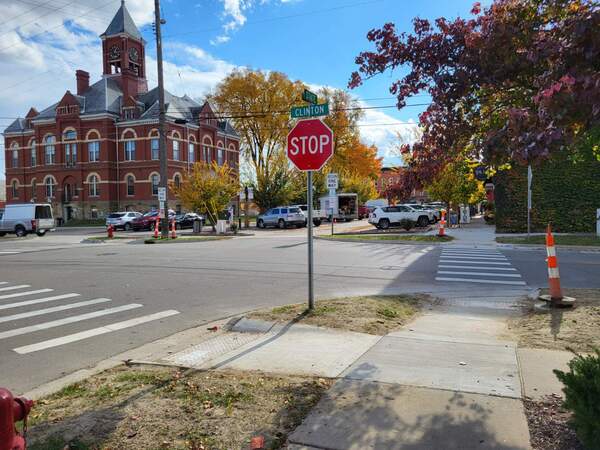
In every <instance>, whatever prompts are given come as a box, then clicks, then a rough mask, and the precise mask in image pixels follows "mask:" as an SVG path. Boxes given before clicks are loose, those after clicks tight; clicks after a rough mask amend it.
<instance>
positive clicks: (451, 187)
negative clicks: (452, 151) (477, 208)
mask: <svg viewBox="0 0 600 450" xmlns="http://www.w3.org/2000/svg"><path fill="white" fill-rule="evenodd" d="M474 166H475V164H474V163H469V162H468V161H467V160H465V159H463V158H459V159H457V160H455V161H453V162H451V163H448V164H446V166H445V167H444V168H443V169H442V170H441V171H440V172H439V173H438V175H437V176H436V177H435V179H434V180H433V181H432V182H431V183H429V184H427V185H426V186H425V189H426V190H427V192H428V193H429V195H430V196H431V197H432V198H434V199H437V200H441V201H442V202H444V203H446V204H447V205H448V207H453V206H454V207H457V206H458V205H460V204H465V205H466V204H472V203H478V202H480V201H482V200H484V199H485V190H484V189H483V186H482V184H481V182H480V181H478V180H477V179H475V176H474V174H473V168H474Z"/></svg>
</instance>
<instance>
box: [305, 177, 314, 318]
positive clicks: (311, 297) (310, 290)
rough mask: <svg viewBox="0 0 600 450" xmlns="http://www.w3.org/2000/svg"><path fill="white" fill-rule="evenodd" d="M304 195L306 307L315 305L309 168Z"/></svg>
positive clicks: (311, 187)
mask: <svg viewBox="0 0 600 450" xmlns="http://www.w3.org/2000/svg"><path fill="white" fill-rule="evenodd" d="M307 175H308V176H307V186H306V193H307V194H306V195H307V202H308V219H307V220H308V223H307V224H306V228H307V230H308V309H310V310H312V309H314V307H315V297H314V289H313V287H314V282H313V171H312V170H309V171H308V174H307Z"/></svg>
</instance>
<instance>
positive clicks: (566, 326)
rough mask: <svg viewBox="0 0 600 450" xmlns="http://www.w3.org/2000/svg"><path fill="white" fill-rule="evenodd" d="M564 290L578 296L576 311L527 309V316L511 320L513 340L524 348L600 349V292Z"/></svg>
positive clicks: (573, 309)
mask: <svg viewBox="0 0 600 450" xmlns="http://www.w3.org/2000/svg"><path fill="white" fill-rule="evenodd" d="M563 291H564V292H563V294H564V295H568V296H570V297H575V299H576V300H575V307H574V308H557V309H553V310H550V311H549V312H541V311H538V310H535V309H533V308H528V309H527V311H526V313H525V315H523V316H521V317H518V318H514V319H511V320H510V321H509V323H508V329H509V332H510V333H511V335H512V336H511V337H516V339H517V340H518V342H519V345H520V346H521V347H533V348H547V349H551V350H568V349H573V350H575V351H581V352H589V351H590V350H591V349H592V347H598V348H600V331H599V330H600V289H564V290H563ZM543 293H544V294H547V293H548V292H543Z"/></svg>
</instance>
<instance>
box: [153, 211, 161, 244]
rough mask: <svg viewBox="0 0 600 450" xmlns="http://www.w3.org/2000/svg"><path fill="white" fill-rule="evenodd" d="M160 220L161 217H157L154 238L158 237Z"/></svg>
mask: <svg viewBox="0 0 600 450" xmlns="http://www.w3.org/2000/svg"><path fill="white" fill-rule="evenodd" d="M159 222H160V218H159V217H158V216H157V217H156V222H155V223H154V239H158V223H159Z"/></svg>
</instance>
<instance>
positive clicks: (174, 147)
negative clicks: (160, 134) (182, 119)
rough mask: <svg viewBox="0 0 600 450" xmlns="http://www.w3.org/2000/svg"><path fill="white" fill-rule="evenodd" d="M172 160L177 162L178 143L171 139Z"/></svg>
mask: <svg viewBox="0 0 600 450" xmlns="http://www.w3.org/2000/svg"><path fill="white" fill-rule="evenodd" d="M173 159H174V160H175V161H179V141H177V140H175V139H173Z"/></svg>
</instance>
